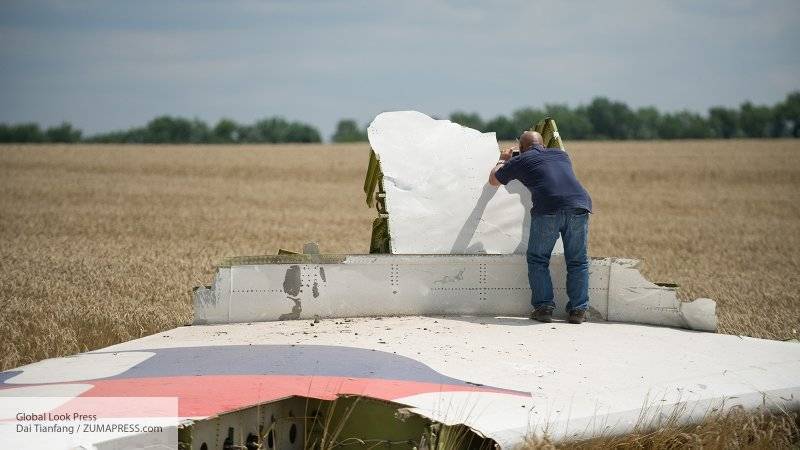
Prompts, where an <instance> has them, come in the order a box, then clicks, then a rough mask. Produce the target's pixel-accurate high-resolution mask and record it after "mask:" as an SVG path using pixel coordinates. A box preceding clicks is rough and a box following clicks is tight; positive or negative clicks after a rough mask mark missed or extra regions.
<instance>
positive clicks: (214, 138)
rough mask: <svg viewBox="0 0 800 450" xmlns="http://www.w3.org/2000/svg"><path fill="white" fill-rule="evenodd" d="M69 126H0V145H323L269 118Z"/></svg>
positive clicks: (310, 131)
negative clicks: (104, 129)
mask: <svg viewBox="0 0 800 450" xmlns="http://www.w3.org/2000/svg"><path fill="white" fill-rule="evenodd" d="M82 135H83V133H82V132H81V130H76V129H74V128H72V125H71V124H69V123H66V122H65V123H63V124H61V125H59V126H57V127H52V128H48V129H46V130H44V131H42V130H41V128H40V127H39V125H38V124H35V123H23V124H17V125H6V124H0V142H23V143H24V142H60V143H74V142H89V143H107V144H246V143H271V144H276V143H286V142H301V143H313V142H322V137H321V135H320V133H319V131H318V130H317V129H316V128H315V127H313V126H311V125H308V124H305V123H302V122H292V121H288V120H286V119H284V118H282V117H268V118H265V119H262V120H259V121H256V122H255V123H252V124H240V123H237V122H235V121H233V120H231V119H220V120H219V121H218V122H217V123H216V125H214V126H213V127H211V126H209V125H208V124H206V123H205V122H203V121H202V120H199V119H185V118H182V117H172V116H159V117H156V118H155V119H153V120H151V121H150V122H148V123H147V124H146V125H145V126H143V127H134V128H130V129H128V130H120V131H112V132H109V133H101V134H96V135H92V136H87V137H83V136H82Z"/></svg>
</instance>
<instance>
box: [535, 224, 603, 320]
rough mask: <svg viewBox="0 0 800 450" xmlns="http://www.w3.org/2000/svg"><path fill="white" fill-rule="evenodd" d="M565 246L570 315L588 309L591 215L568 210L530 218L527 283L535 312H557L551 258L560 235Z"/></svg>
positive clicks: (568, 309)
mask: <svg viewBox="0 0 800 450" xmlns="http://www.w3.org/2000/svg"><path fill="white" fill-rule="evenodd" d="M559 234H561V240H562V242H563V243H564V260H565V261H566V264H567V296H568V297H569V302H568V303H567V311H572V310H584V311H585V310H586V309H588V308H589V258H588V256H587V252H586V247H587V244H588V241H589V212H588V211H586V210H585V209H565V210H561V211H558V212H557V213H555V214H541V215H534V216H532V217H531V234H530V237H529V238H528V255H527V256H528V281H529V282H530V284H531V304H532V305H533V307H534V308H541V307H550V308H555V302H554V301H553V282H552V281H551V280H550V254H551V253H552V252H553V247H554V246H555V245H556V240H558V235H559Z"/></svg>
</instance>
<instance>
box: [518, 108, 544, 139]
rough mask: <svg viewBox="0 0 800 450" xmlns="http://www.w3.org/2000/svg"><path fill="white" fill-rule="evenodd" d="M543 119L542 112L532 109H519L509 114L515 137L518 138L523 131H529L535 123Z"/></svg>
mask: <svg viewBox="0 0 800 450" xmlns="http://www.w3.org/2000/svg"><path fill="white" fill-rule="evenodd" d="M542 118H544V112H542V110H540V109H534V108H520V109H517V110H516V111H514V112H513V113H512V114H511V121H512V122H514V129H515V130H516V135H517V136H515V137H518V136H519V135H520V134H522V132H523V131H525V130H530V129H531V127H533V126H534V125H536V123H537V122H539V121H540V120H542Z"/></svg>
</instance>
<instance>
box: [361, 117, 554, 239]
mask: <svg viewBox="0 0 800 450" xmlns="http://www.w3.org/2000/svg"><path fill="white" fill-rule="evenodd" d="M530 129H531V130H533V131H538V132H539V133H540V134H541V135H542V140H543V141H544V143H545V147H547V148H560V149H561V150H564V143H563V141H562V140H561V136H560V135H559V134H558V126H556V121H555V119H553V118H552V117H545V118H544V119H542V120H540V121H539V122H538V123H536V124H535V125H534V126H533V127H531V128H530ZM364 194H365V195H366V201H367V206H368V207H370V208H373V207H374V208H375V209H376V210H377V211H378V217H377V218H376V219H375V220H374V221H373V222H372V237H371V239H370V244H369V252H370V253H391V252H392V247H391V239H390V236H391V234H390V230H389V211H387V210H386V201H385V200H386V193H385V192H384V190H383V171H382V170H381V161H380V158H379V157H378V155H377V154H376V153H375V150H372V149H370V152H369V163H368V164H367V175H366V177H365V178H364Z"/></svg>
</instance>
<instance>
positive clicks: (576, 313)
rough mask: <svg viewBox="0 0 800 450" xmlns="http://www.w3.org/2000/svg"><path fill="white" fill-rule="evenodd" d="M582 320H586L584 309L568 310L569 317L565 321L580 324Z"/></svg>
mask: <svg viewBox="0 0 800 450" xmlns="http://www.w3.org/2000/svg"><path fill="white" fill-rule="evenodd" d="M584 320H586V310H583V309H573V310H572V311H570V312H569V318H568V319H567V322H569V323H574V324H582V323H583V321H584Z"/></svg>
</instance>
